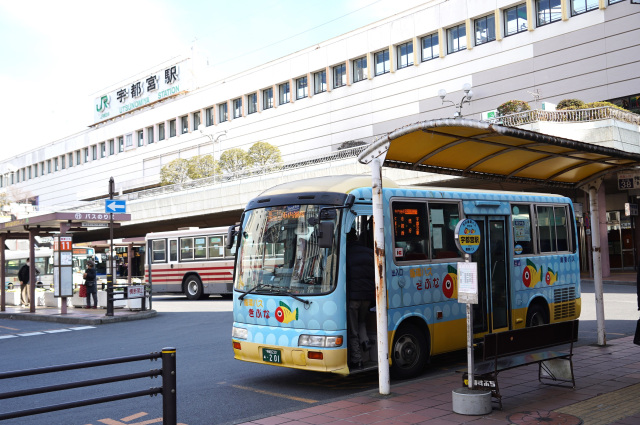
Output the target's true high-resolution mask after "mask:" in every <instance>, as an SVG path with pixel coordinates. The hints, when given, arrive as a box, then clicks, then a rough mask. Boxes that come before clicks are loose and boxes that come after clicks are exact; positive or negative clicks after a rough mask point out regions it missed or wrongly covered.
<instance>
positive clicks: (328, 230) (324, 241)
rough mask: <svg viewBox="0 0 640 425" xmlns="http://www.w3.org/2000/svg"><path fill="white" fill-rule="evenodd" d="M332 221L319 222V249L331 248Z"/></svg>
mask: <svg viewBox="0 0 640 425" xmlns="http://www.w3.org/2000/svg"><path fill="white" fill-rule="evenodd" d="M333 232H334V224H333V221H321V222H320V226H319V227H318V246H319V247H320V248H331V247H332V246H333Z"/></svg>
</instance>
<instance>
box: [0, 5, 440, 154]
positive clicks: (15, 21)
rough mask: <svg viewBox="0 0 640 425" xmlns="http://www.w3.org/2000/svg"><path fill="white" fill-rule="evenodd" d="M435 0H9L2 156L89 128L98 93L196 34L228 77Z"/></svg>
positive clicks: (1, 35)
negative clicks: (98, 0)
mask: <svg viewBox="0 0 640 425" xmlns="http://www.w3.org/2000/svg"><path fill="white" fill-rule="evenodd" d="M426 2H428V0H323V1H317V0H315V1H314V0H260V1H258V0H208V1H204V0H175V1H174V0H126V1H125V0H109V1H102V2H97V1H95V0H56V1H52V0H30V1H15V0H0V81H2V90H1V94H0V117H2V123H3V124H4V125H2V139H0V147H1V148H0V160H5V159H8V158H11V157H13V156H15V155H18V154H21V153H24V152H27V151H29V150H31V149H35V148H38V147H41V146H44V145H47V144H50V143H52V142H55V141H56V140H59V139H61V138H64V137H67V136H71V135H73V134H75V133H78V132H80V131H83V130H85V129H86V128H87V126H88V125H89V124H91V123H92V122H93V109H92V107H93V100H94V98H95V97H96V96H98V95H100V94H104V92H105V91H106V89H107V88H111V87H113V86H114V85H117V83H120V82H123V83H128V82H131V79H133V78H135V76H136V75H138V74H140V73H143V72H145V71H157V69H158V65H159V64H161V63H163V62H166V61H168V60H171V59H172V58H176V57H179V56H181V55H183V56H184V55H188V54H189V53H188V52H189V51H190V49H191V48H192V46H194V43H195V46H196V48H197V49H198V50H200V51H204V52H206V54H207V56H208V57H209V64H210V65H211V66H212V67H213V71H214V72H216V75H218V74H220V75H221V76H224V75H222V74H223V73H225V72H228V70H233V71H234V72H235V71H242V70H245V69H249V68H252V67H254V66H257V65H260V64H262V63H265V62H268V61H270V60H274V59H277V58H279V57H282V56H286V55H288V54H290V53H293V52H296V51H298V50H300V49H303V48H306V47H309V46H312V45H313V44H316V43H319V42H322V41H324V40H327V39H329V38H332V37H335V36H338V35H340V34H344V33H346V32H349V31H352V30H354V29H357V28H360V27H362V26H365V25H368V24H370V23H373V22H376V21H379V20H380V19H384V18H386V17H388V16H391V15H394V14H396V13H399V12H402V11H404V10H407V9H410V8H412V7H415V6H417V5H420V4H423V3H426ZM216 70H217V71H216Z"/></svg>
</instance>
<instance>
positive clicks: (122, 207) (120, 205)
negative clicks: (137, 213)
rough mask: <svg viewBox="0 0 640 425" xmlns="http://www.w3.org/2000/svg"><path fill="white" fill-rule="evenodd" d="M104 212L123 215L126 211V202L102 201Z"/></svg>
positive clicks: (115, 200)
mask: <svg viewBox="0 0 640 425" xmlns="http://www.w3.org/2000/svg"><path fill="white" fill-rule="evenodd" d="M104 211H105V212H108V213H123V212H126V211H127V201H125V200H124V199H123V200H120V199H107V200H105V201H104Z"/></svg>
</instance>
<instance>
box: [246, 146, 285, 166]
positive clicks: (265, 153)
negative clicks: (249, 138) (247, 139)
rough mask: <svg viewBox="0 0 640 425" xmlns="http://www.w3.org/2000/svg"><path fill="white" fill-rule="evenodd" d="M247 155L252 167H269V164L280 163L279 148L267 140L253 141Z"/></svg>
mask: <svg viewBox="0 0 640 425" xmlns="http://www.w3.org/2000/svg"><path fill="white" fill-rule="evenodd" d="M247 155H248V157H249V164H250V165H251V166H252V167H266V168H270V166H274V165H276V166H277V165H280V164H282V156H281V155H280V149H278V148H277V147H275V146H273V145H271V144H269V143H267V142H257V143H254V144H253V146H251V147H250V148H249V152H248V153H247Z"/></svg>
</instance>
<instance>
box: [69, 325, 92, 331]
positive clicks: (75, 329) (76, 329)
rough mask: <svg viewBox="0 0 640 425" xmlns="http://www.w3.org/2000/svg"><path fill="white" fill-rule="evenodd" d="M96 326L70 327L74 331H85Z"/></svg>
mask: <svg viewBox="0 0 640 425" xmlns="http://www.w3.org/2000/svg"><path fill="white" fill-rule="evenodd" d="M95 328H96V327H95V326H78V327H77V328H69V329H70V330H72V331H83V330H85V329H95Z"/></svg>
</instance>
